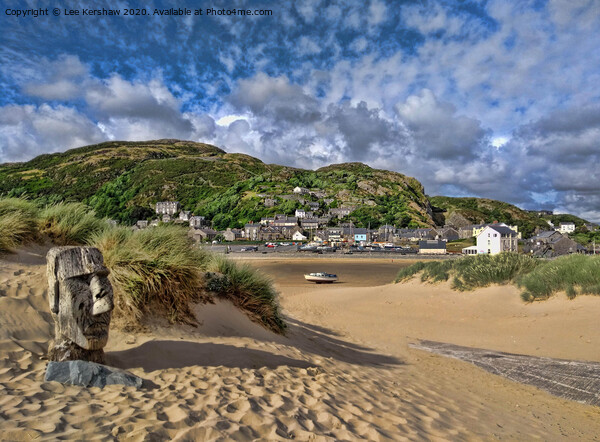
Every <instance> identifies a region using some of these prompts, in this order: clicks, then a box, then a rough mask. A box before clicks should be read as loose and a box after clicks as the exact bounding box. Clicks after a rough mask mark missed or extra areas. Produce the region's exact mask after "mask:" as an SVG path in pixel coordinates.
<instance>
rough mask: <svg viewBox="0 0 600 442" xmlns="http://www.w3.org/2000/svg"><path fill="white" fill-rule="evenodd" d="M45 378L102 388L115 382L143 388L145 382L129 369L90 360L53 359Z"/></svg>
mask: <svg viewBox="0 0 600 442" xmlns="http://www.w3.org/2000/svg"><path fill="white" fill-rule="evenodd" d="M45 380H46V381H56V382H61V383H63V384H69V385H79V386H81V387H100V388H104V387H105V386H106V385H115V384H119V385H125V386H128V387H136V388H141V387H142V384H143V379H142V378H140V377H138V376H136V375H134V374H132V373H129V372H128V371H125V370H120V369H118V368H113V367H108V366H106V365H102V364H96V363H94V362H88V361H64V362H54V361H51V362H49V363H48V368H46V377H45Z"/></svg>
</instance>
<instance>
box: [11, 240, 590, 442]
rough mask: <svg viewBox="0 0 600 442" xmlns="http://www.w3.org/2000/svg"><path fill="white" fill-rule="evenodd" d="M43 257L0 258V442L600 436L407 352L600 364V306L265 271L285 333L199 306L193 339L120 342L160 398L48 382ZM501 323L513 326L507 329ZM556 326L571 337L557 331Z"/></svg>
mask: <svg viewBox="0 0 600 442" xmlns="http://www.w3.org/2000/svg"><path fill="white" fill-rule="evenodd" d="M43 252H44V251H43V250H37V251H36V250H29V251H27V252H23V253H21V254H20V255H19V256H18V257H11V258H9V259H2V260H1V261H0V290H1V291H0V430H1V433H0V438H2V439H6V440H31V439H38V440H56V439H85V440H93V439H103V440H105V439H117V440H215V439H217V440H230V439H236V440H256V439H259V440H278V439H286V438H295V439H300V440H356V439H367V440H384V439H387V440H422V439H453V440H457V439H458V440H477V439H493V438H509V439H521V440H523V439H533V438H541V439H547V440H549V439H560V438H564V439H573V438H580V439H588V440H593V439H594V438H597V435H598V434H600V419H599V418H600V409H599V408H598V407H593V406H588V405H582V404H579V403H576V402H572V401H568V400H564V399H559V398H556V397H553V396H550V395H549V394H547V393H545V392H543V391H541V390H538V389H536V388H534V387H530V386H524V385H521V384H518V383H515V382H512V381H509V380H507V379H503V378H500V377H498V376H494V375H491V374H489V373H486V372H485V371H483V370H481V369H479V368H477V367H474V366H471V365H470V364H466V363H464V362H461V361H457V360H453V359H447V358H443V357H440V356H437V355H432V354H429V353H426V352H423V351H419V350H414V349H410V348H409V347H408V343H409V342H412V341H413V340H415V339H416V338H424V339H427V338H429V339H434V340H441V341H446V342H453V343H456V344H462V345H478V344H479V343H484V344H486V345H479V346H482V347H485V348H495V349H497V350H505V351H514V350H515V349H517V350H521V351H519V352H521V353H528V354H535V352H538V353H540V356H554V357H565V358H574V359H586V358H582V357H581V356H582V355H588V354H589V355H590V356H589V357H588V358H587V359H590V360H600V356H599V355H598V354H597V353H596V354H594V353H593V349H598V348H599V347H598V343H599V342H598V336H597V331H596V329H595V327H594V326H593V325H592V324H590V323H589V321H590V320H591V319H590V318H592V317H594V314H595V315H596V316H595V318H597V317H598V316H597V315H598V313H600V302H598V301H600V299H597V298H584V299H581V300H579V299H576V300H575V301H574V302H573V303H569V302H567V301H566V300H558V301H557V302H555V303H554V304H553V303H552V301H550V302H549V303H547V304H545V305H544V307H543V308H541V309H540V308H538V306H537V305H536V306H534V308H533V309H530V310H526V311H522V310H521V307H522V304H521V303H520V301H519V300H518V296H516V301H513V298H514V297H515V296H514V295H515V293H510V290H508V294H506V292H507V291H506V290H505V289H502V290H499V289H498V288H491V289H486V290H488V291H487V292H486V291H482V292H481V293H479V292H478V293H476V294H473V293H472V294H470V295H471V297H470V298H468V297H466V295H465V294H458V295H456V294H455V295H454V296H448V295H449V294H448V293H446V290H447V287H444V286H441V287H438V288H436V289H435V290H431V288H427V287H425V288H423V286H420V285H419V284H414V285H411V284H408V285H402V286H379V287H374V288H373V287H360V286H359V287H357V286H356V285H360V284H362V283H363V282H364V281H365V279H364V278H362V279H361V280H360V281H359V282H356V283H352V282H351V280H350V278H349V277H348V278H347V279H346V282H345V284H339V285H337V286H332V287H322V286H318V287H319V288H317V286H309V285H306V284H304V283H303V282H301V283H295V285H294V283H293V281H292V282H290V279H289V278H286V277H285V269H282V268H280V269H278V271H275V272H273V269H271V270H269V272H270V273H271V274H273V275H274V277H275V278H276V284H277V287H279V289H280V290H281V292H282V298H281V300H282V304H283V306H284V308H285V310H286V313H287V314H288V315H289V316H290V321H289V322H290V330H289V333H288V335H287V336H286V337H281V336H276V335H273V334H272V333H270V332H268V331H266V330H264V329H263V328H261V327H260V326H257V325H256V324H253V323H252V322H250V321H249V320H248V319H247V318H246V317H245V316H244V315H242V314H241V313H239V312H238V311H237V310H236V309H235V308H234V307H232V306H231V305H229V304H227V303H223V302H219V303H217V304H214V305H207V306H198V307H197V309H196V312H197V315H198V317H199V319H200V321H201V323H202V325H201V327H199V328H191V327H174V328H173V327H172V328H168V327H165V326H164V324H160V323H159V322H156V323H154V324H153V325H152V326H151V333H148V334H144V335H136V336H130V335H126V334H121V333H118V332H115V331H111V336H110V339H109V346H108V348H107V354H108V357H109V360H110V361H111V363H112V364H114V365H116V366H119V367H122V368H127V369H129V370H130V371H132V372H133V373H135V374H138V375H139V376H142V377H144V378H145V379H148V380H150V381H152V382H153V383H154V384H155V387H154V388H152V389H146V390H135V389H133V388H129V387H120V386H109V387H106V388H104V389H102V390H101V389H98V388H90V389H81V388H78V387H73V386H64V385H62V384H57V383H52V382H44V381H43V375H44V370H45V365H46V361H45V360H44V354H45V351H46V346H47V344H48V341H49V339H50V338H51V335H52V331H53V330H52V329H53V327H52V321H51V317H50V315H49V312H48V307H47V301H46V298H45V296H46V281H45V263H44V262H43ZM267 263H268V262H263V264H267ZM353 263H354V264H352V265H351V267H346V268H347V269H351V270H353V271H352V274H353V275H355V277H357V275H358V276H359V275H360V274H361V273H362V274H364V275H367V274H371V275H373V276H372V277H373V278H377V281H376V283H381V282H385V281H383V280H384V279H385V278H387V276H386V277H385V278H384V277H383V276H382V275H384V274H385V275H387V274H388V273H391V270H393V269H387V268H386V267H385V266H383V267H381V264H383V263H379V265H380V271H379V272H378V268H377V267H378V265H377V264H378V263H377V262H376V261H373V262H372V264H370V266H371V267H368V265H367V264H365V263H362V262H360V261H353ZM288 264H289V263H288ZM334 264H335V263H332V266H333V265H334ZM302 265H305V264H302ZM335 265H337V264H335ZM345 265H346V266H348V265H349V264H345ZM352 266H354V267H352ZM275 270H277V269H275ZM386 272H388V273H386ZM338 273H340V274H342V273H343V272H338ZM365 278H366V277H365ZM372 283H373V282H369V284H372ZM353 284H355V285H354V286H353ZM411 290H412V291H411ZM494 290H495V292H494ZM499 292H501V293H504V295H503V296H500V298H499V299H498V296H499V295H498V293H499ZM494 293H495V295H494ZM473 295H475V296H473ZM463 297H464V298H463ZM461 304H462V305H461ZM453 305H454V307H452V306H453ZM540 305H541V304H540ZM457 312H460V313H457ZM544 313H547V315H546V316H544ZM523 315H526V316H523ZM476 316H477V317H476ZM507 318H512V322H511V324H507V325H502V323H503V321H504V320H506V319H507ZM595 318H594V319H595ZM571 319H572V321H571ZM565 321H567V322H565ZM569 321H571V322H569ZM557 323H560V324H566V325H567V327H568V329H566V328H567V327H565V329H564V330H562V331H560V330H559V331H556V332H552V330H551V328H552V326H553V324H554V325H556V324H557ZM526 324H530V325H531V324H533V326H532V327H529V328H527V327H526ZM594 324H595V321H594ZM507 330H509V331H510V333H507ZM502 333H504V334H505V336H500V335H498V334H502ZM545 334H547V338H546V339H548V340H551V339H556V341H555V342H554V344H553V345H547V344H546V342H545V339H541V338H542V335H545ZM531 335H535V336H531ZM561 336H562V338H561ZM575 336H576V337H577V338H576V339H575ZM579 336H582V337H581V338H580V337H579ZM441 337H442V338H444V339H440V338H441ZM573 339H575V342H573V343H572V344H573V345H570V344H569V340H573ZM587 341H589V342H587Z"/></svg>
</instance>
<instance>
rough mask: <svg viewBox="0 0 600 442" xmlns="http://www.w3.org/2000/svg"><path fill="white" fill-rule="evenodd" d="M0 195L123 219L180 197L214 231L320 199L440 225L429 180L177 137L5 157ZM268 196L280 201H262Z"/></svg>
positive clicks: (365, 219) (371, 219) (405, 222)
mask: <svg viewBox="0 0 600 442" xmlns="http://www.w3.org/2000/svg"><path fill="white" fill-rule="evenodd" d="M296 186H300V187H305V188H310V189H311V190H313V191H321V192H322V195H320V196H318V197H317V196H306V197H303V198H304V199H305V201H304V204H302V203H301V202H300V201H297V200H295V199H291V198H290V197H289V195H291V194H292V191H293V188H294V187H296ZM0 195H5V196H27V197H29V198H32V199H35V200H37V201H39V202H41V203H49V202H56V201H82V202H84V203H86V204H88V205H90V206H91V207H92V208H94V209H95V210H96V212H97V214H98V215H100V216H103V217H109V218H112V219H116V220H118V221H120V222H122V223H125V224H131V223H134V222H135V221H136V220H138V219H146V218H149V217H151V216H152V215H153V208H154V204H155V203H156V202H157V201H166V200H177V201H179V202H180V203H181V205H182V208H183V209H185V210H191V211H193V212H194V213H195V214H197V215H204V216H206V217H207V218H208V219H210V220H212V221H213V224H214V227H215V228H217V229H223V228H225V227H241V226H243V225H244V224H245V223H247V222H249V221H259V220H260V218H261V217H264V216H269V215H273V214H275V213H285V214H289V215H292V214H293V213H294V211H295V209H297V208H305V209H308V206H307V205H306V203H308V202H309V201H314V202H319V203H320V205H321V207H320V209H321V211H327V210H328V209H329V208H336V207H355V208H357V210H355V211H354V212H353V213H352V214H351V215H350V216H349V217H347V220H352V221H354V223H355V225H357V226H365V227H366V226H367V223H370V224H371V226H372V227H377V225H378V224H384V223H389V224H395V225H396V226H398V227H407V226H413V227H418V226H433V225H434V222H433V219H432V217H431V210H430V206H429V201H428V199H427V197H426V196H425V194H424V190H423V186H422V185H421V183H419V181H417V180H416V179H414V178H410V177H406V176H404V175H402V174H400V173H396V172H389V171H383V170H376V169H372V168H370V167H368V166H366V165H364V164H361V163H347V164H337V165H331V166H328V167H324V168H321V169H318V170H316V171H312V170H303V169H296V168H292V167H285V166H279V165H274V164H265V163H263V162H262V161H260V160H259V159H256V158H253V157H250V156H248V155H243V154H228V153H226V152H225V151H223V150H221V149H219V148H217V147H215V146H211V145H208V144H203V143H195V142H191V141H179V140H155V141H143V142H122V141H115V142H107V143H101V144H97V145H92V146H85V147H81V148H77V149H71V150H68V151H66V152H63V153H56V154H47V155H40V156H38V157H36V158H34V159H33V160H31V161H28V162H24V163H8V164H2V165H0ZM265 197H273V198H275V199H276V200H277V202H278V204H277V205H275V206H274V207H265V204H264V199H265ZM282 197H283V198H282ZM325 200H327V201H328V202H329V204H326V202H325ZM329 200H332V201H329Z"/></svg>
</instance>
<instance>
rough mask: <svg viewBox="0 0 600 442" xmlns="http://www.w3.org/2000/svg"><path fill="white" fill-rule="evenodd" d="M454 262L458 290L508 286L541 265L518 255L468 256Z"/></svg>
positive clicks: (453, 284) (533, 259)
mask: <svg viewBox="0 0 600 442" xmlns="http://www.w3.org/2000/svg"><path fill="white" fill-rule="evenodd" d="M454 262H455V264H454V266H453V267H454V279H453V281H452V287H453V288H455V289H457V290H473V289H475V288H478V287H487V286H489V285H491V284H508V283H511V282H514V281H515V280H516V278H518V277H520V276H521V275H525V274H527V273H529V272H531V271H532V270H534V269H535V268H536V267H537V266H538V265H539V264H540V261H539V260H536V259H535V258H532V257H530V256H527V255H520V254H517V253H499V254H497V255H476V256H468V257H465V258H462V259H460V260H457V261H454Z"/></svg>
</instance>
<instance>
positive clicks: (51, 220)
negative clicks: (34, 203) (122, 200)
mask: <svg viewBox="0 0 600 442" xmlns="http://www.w3.org/2000/svg"><path fill="white" fill-rule="evenodd" d="M107 228H108V223H106V221H105V220H102V219H100V218H97V217H96V214H95V213H94V211H93V210H92V209H90V208H89V207H87V206H86V205H85V204H82V203H58V204H54V205H51V206H48V207H46V208H45V209H43V210H42V211H41V213H40V232H41V233H42V234H45V235H47V236H48V237H49V238H50V240H51V241H52V242H53V243H54V244H57V245H61V246H62V245H81V244H85V243H87V242H88V240H89V238H91V237H92V236H93V235H96V234H99V233H101V232H102V231H104V230H106V229H107Z"/></svg>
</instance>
